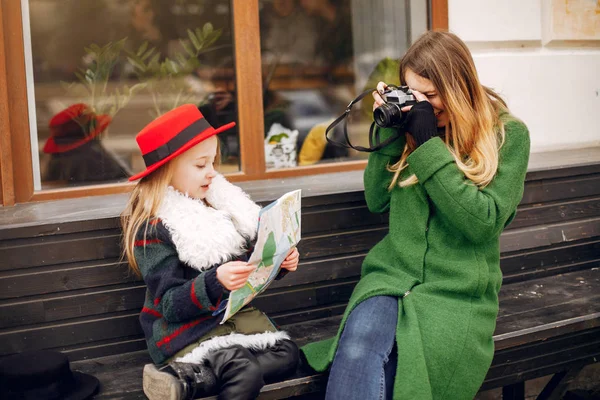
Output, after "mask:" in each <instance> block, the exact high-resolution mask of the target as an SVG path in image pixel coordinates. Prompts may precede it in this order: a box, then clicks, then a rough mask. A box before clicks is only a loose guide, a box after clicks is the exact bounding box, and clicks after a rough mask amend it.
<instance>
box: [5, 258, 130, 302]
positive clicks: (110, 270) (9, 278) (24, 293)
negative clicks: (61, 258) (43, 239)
mask: <svg viewBox="0 0 600 400" xmlns="http://www.w3.org/2000/svg"><path fill="white" fill-rule="evenodd" d="M134 281H139V278H137V277H136V276H135V275H132V274H131V273H130V272H129V271H128V266H127V264H126V263H124V262H123V263H119V262H118V260H116V259H113V260H111V259H106V260H100V261H93V262H91V263H90V262H83V263H72V264H62V265H60V266H59V267H57V268H48V267H41V268H32V269H27V270H24V271H16V273H14V272H8V273H4V274H0V299H11V298H20V297H29V296H39V295H44V294H50V293H62V292H70V291H76V290H78V289H87V288H95V287H100V286H108V285H118V284H123V283H126V282H134Z"/></svg>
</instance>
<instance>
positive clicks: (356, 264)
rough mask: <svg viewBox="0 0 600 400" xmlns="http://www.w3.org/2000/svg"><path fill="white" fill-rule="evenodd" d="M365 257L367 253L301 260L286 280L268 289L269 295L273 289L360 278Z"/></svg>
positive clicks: (277, 282) (279, 281) (276, 282)
mask: <svg viewBox="0 0 600 400" xmlns="http://www.w3.org/2000/svg"><path fill="white" fill-rule="evenodd" d="M365 255H366V253H359V254H354V255H350V256H339V257H338V256H336V257H328V258H320V259H317V260H310V261H304V260H302V258H301V261H300V264H299V266H298V269H297V270H296V271H295V272H294V273H293V274H288V275H287V276H286V277H285V278H284V279H280V280H278V281H275V282H273V283H272V284H271V286H269V289H267V293H268V291H269V290H273V289H280V288H288V287H294V286H297V285H306V284H310V283H318V282H323V281H332V280H335V279H344V278H354V277H358V276H359V275H360V269H361V267H362V262H363V260H364V258H365Z"/></svg>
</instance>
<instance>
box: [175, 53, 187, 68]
mask: <svg viewBox="0 0 600 400" xmlns="http://www.w3.org/2000/svg"><path fill="white" fill-rule="evenodd" d="M175 58H177V61H178V62H179V65H181V67H182V68H185V67H186V66H187V65H188V60H187V58H185V57H184V56H183V54H181V53H177V54H176V55H175Z"/></svg>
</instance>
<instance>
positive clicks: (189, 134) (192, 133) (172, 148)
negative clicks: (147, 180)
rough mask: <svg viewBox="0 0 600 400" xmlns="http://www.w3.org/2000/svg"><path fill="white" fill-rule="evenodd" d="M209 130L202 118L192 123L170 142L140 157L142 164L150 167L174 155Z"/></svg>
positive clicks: (208, 125) (206, 122)
mask: <svg viewBox="0 0 600 400" xmlns="http://www.w3.org/2000/svg"><path fill="white" fill-rule="evenodd" d="M209 128H211V126H210V124H209V123H208V121H207V120H206V119H204V118H201V119H199V120H197V121H196V122H194V123H192V124H191V125H190V126H188V127H187V128H185V129H184V130H182V131H181V132H179V133H178V134H177V135H175V136H174V137H173V138H172V139H171V140H169V141H168V142H167V143H165V144H163V145H162V146H160V147H157V148H156V149H155V150H152V151H151V152H149V153H147V154H144V155H143V156H142V157H143V158H144V163H145V164H146V167H147V168H148V167H150V166H151V165H153V164H156V163H157V162H159V161H161V160H164V159H165V158H167V157H168V156H170V155H171V154H173V153H175V152H176V151H177V150H179V149H180V148H182V147H183V146H184V145H185V144H186V143H188V142H189V141H190V140H192V139H193V138H195V137H196V136H198V135H199V134H200V133H202V132H204V131H205V130H207V129H209Z"/></svg>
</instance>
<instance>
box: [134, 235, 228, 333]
mask: <svg viewBox="0 0 600 400" xmlns="http://www.w3.org/2000/svg"><path fill="white" fill-rule="evenodd" d="M134 254H135V258H136V261H137V263H138V265H139V267H140V271H141V273H142V277H143V278H144V282H145V283H146V286H147V289H148V291H149V293H150V295H151V296H152V298H153V299H154V304H155V305H156V306H158V308H159V309H160V310H162V313H163V316H164V318H165V319H166V320H167V321H169V322H181V321H186V320H189V319H192V318H198V317H200V316H203V315H209V314H212V312H213V311H214V310H215V309H216V308H217V307H218V306H219V303H220V300H221V297H222V295H223V287H222V286H221V284H220V283H219V281H218V280H217V278H216V268H214V267H213V268H211V269H209V270H207V271H203V272H201V273H200V274H199V275H198V276H197V277H196V278H194V279H187V278H186V277H185V268H189V267H186V266H185V265H184V264H182V263H181V261H180V260H179V258H178V256H177V252H176V250H175V246H174V245H173V244H172V242H171V240H170V237H169V235H168V232H167V231H166V228H164V227H163V226H162V224H161V226H159V227H157V229H151V230H149V231H148V232H147V233H146V235H145V238H140V239H139V240H138V241H137V242H136V247H135V248H134Z"/></svg>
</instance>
